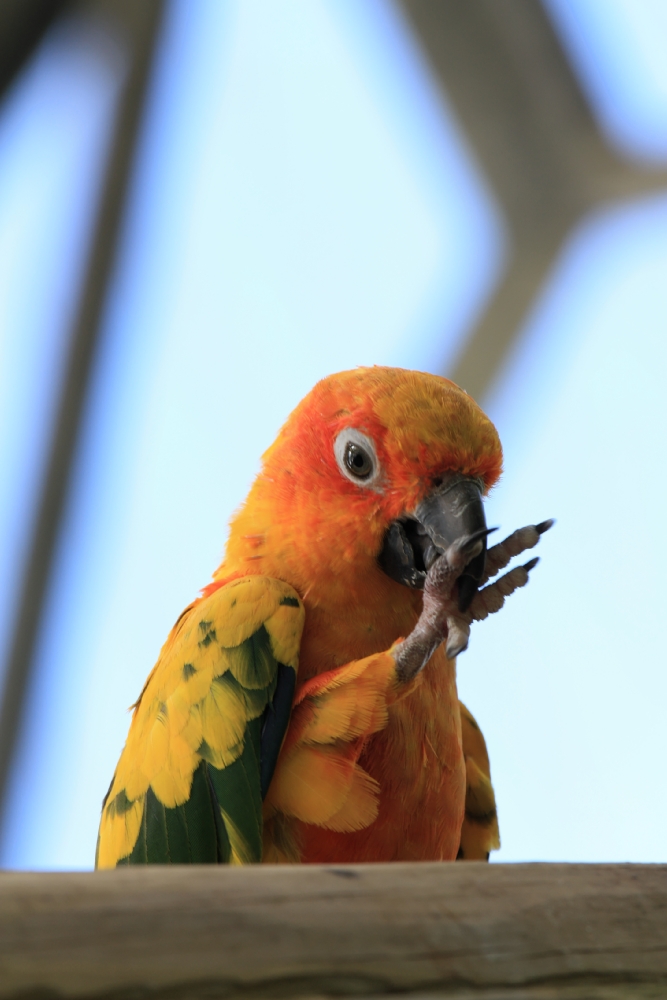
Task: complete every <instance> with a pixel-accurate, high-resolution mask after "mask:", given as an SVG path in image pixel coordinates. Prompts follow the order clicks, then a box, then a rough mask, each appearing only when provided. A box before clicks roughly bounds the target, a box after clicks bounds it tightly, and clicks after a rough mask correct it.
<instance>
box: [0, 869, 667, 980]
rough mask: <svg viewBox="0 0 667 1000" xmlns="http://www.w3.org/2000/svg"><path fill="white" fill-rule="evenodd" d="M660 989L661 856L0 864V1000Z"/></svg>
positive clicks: (665, 892) (664, 876)
mask: <svg viewBox="0 0 667 1000" xmlns="http://www.w3.org/2000/svg"><path fill="white" fill-rule="evenodd" d="M395 993H403V994H418V993H419V994H422V996H424V995H428V996H429V997H435V996H438V995H439V996H446V997H448V998H466V1000H472V998H473V997H474V998H485V1000H519V998H522V1000H523V998H535V1000H537V998H543V1000H547V998H556V997H558V998H561V997H565V998H569V1000H575V998H582V1000H583V998H586V1000H594V998H600V1000H612V998H613V1000H621V998H624V1000H625V998H629V997H633V998H634V997H637V998H642V1000H649V998H656V1000H657V998H664V997H667V866H665V865H651V866H649V865H484V864H475V863H468V864H395V865H362V866H358V867H335V866H331V867H320V866H295V867H288V866H285V867H270V866H266V867H263V866H258V867H252V868H226V867H219V868H218V867H211V868H208V867H191V868H169V867H165V868H161V867H150V868H125V869H121V870H118V871H111V872H98V873H85V874H84V873H67V874H35V873H29V874H27V873H19V872H7V873H3V874H0V997H1V998H2V1000H5V998H9V997H12V998H14V997H21V998H22V1000H29V998H45V997H48V998H56V997H57V998H70V997H86V998H90V997H104V998H106V1000H111V998H115V997H118V998H120V997H123V998H127V1000H129V998H132V1000H135V998H143V997H150V998H167V997H168V998H170V1000H181V998H182V1000H186V998H187V1000H199V998H207V1000H213V998H215V997H225V998H228V1000H235V998H236V997H253V998H259V997H262V998H264V997H267V998H269V997H280V998H286V997H310V998H312V997H315V996H320V997H321V996H338V997H340V996H345V997H361V996H368V995H374V996H382V995H385V996H386V995H388V994H395Z"/></svg>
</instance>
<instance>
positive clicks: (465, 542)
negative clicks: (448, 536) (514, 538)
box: [447, 528, 498, 562]
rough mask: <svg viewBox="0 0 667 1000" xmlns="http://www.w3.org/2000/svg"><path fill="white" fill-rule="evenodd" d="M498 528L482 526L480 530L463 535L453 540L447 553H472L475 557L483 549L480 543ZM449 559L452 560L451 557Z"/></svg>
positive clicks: (454, 554)
mask: <svg viewBox="0 0 667 1000" xmlns="http://www.w3.org/2000/svg"><path fill="white" fill-rule="evenodd" d="M497 530H498V529H497V528H480V529H479V531H473V533H472V534H471V535H462V537H461V538H457V539H456V541H455V542H452V544H451V545H450V546H449V549H448V550H447V555H449V553H451V554H452V556H454V557H455V556H456V555H458V554H459V553H463V554H464V555H468V554H470V556H471V558H474V557H475V556H476V555H479V553H480V552H481V551H482V549H481V547H480V543H481V542H482V541H483V539H484V538H486V536H487V535H490V534H491V533H492V532H494V531H497ZM449 561H450V562H451V559H450V560H449Z"/></svg>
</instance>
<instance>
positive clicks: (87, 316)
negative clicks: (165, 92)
mask: <svg viewBox="0 0 667 1000" xmlns="http://www.w3.org/2000/svg"><path fill="white" fill-rule="evenodd" d="M164 7H165V0H141V2H138V0H86V2H83V3H80V4H75V3H70V4H64V3H56V2H50V3H49V2H48V0H9V2H8V0H4V2H3V3H2V4H0V35H2V33H3V30H11V29H12V27H14V28H16V31H17V37H16V43H17V44H16V47H14V46H13V45H12V44H10V42H9V40H8V39H7V36H5V37H4V40H3V43H2V45H0V59H2V58H4V63H2V64H1V65H0V81H3V82H4V85H5V89H6V88H7V87H8V86H9V84H10V83H11V80H12V78H13V76H14V75H15V74H16V73H17V72H18V71H19V70H20V68H21V67H22V66H23V65H24V64H25V62H26V61H27V60H28V58H29V56H30V54H31V53H32V51H33V50H34V49H35V47H36V45H37V44H38V42H39V40H40V39H41V37H42V36H43V35H44V33H45V31H46V30H47V29H48V27H49V26H50V25H51V24H52V23H53V21H54V20H55V19H56V16H57V15H60V16H63V15H67V16H72V17H76V16H77V14H78V15H79V16H81V15H83V16H86V15H88V16H90V15H93V16H97V17H99V18H102V19H106V20H107V21H108V22H110V23H111V24H112V25H113V27H114V29H115V31H116V33H117V35H118V38H119V40H120V41H121V43H124V45H125V48H126V54H127V61H128V71H127V76H126V78H125V81H124V86H123V89H122V92H121V95H120V98H119V102H118V107H117V110H116V116H115V120H114V122H113V123H112V127H113V129H114V134H113V139H112V142H111V143H110V147H109V155H108V158H107V162H106V165H105V168H104V169H105V174H104V178H103V181H102V185H101V194H100V199H99V203H98V206H97V217H96V220H95V223H94V227H93V235H92V239H91V244H90V250H89V255H88V260H87V264H86V271H85V274H84V275H83V280H82V283H81V292H80V298H79V304H78V310H77V314H76V316H75V320H74V323H73V327H72V330H71V334H70V340H69V354H68V357H67V360H66V366H65V374H64V378H63V382H62V386H61V389H60V399H59V404H58V408H57V412H56V418H55V422H54V425H53V431H52V438H51V442H50V447H49V453H48V459H47V464H46V468H45V470H44V475H43V480H42V488H41V494H40V496H39V499H38V506H37V515H36V520H35V523H34V526H33V530H32V540H31V546H30V551H29V554H28V558H27V562H26V565H25V569H24V575H23V579H22V581H21V582H20V591H19V600H18V611H17V615H16V620H15V623H14V631H13V636H12V641H11V647H10V651H9V656H8V660H7V665H6V670H5V680H4V689H3V692H2V703H1V706H0V804H2V805H4V801H5V792H6V788H7V780H8V776H9V772H10V768H11V764H12V758H13V753H14V750H15V745H16V741H17V736H18V734H19V732H20V729H21V724H22V721H23V715H24V711H25V700H26V699H25V696H26V693H27V692H28V690H29V686H30V680H31V675H32V665H33V661H34V654H35V647H36V643H37V640H38V635H39V628H40V622H41V618H42V613H43V609H44V605H45V600H46V597H47V594H48V585H49V580H50V576H51V569H52V565H53V558H54V554H55V549H56V544H57V540H58V532H59V528H60V524H61V520H62V514H63V511H64V508H65V503H66V500H67V493H68V487H69V482H70V477H71V471H72V467H73V462H74V456H75V453H76V447H77V442H78V439H79V432H80V425H81V420H82V416H83V412H84V404H85V400H86V394H87V388H88V383H89V379H90V375H91V371H92V366H93V362H94V358H95V353H96V348H97V344H98V341H99V333H100V326H101V320H102V317H103V313H104V308H105V303H106V298H107V292H108V288H109V282H110V279H111V277H112V274H113V270H114V264H115V260H116V255H117V251H118V243H119V235H120V231H121V225H122V220H123V212H124V208H125V203H126V196H127V191H128V186H129V183H130V179H131V174H132V166H133V162H134V156H135V149H136V146H137V141H138V137H139V134H140V127H141V119H142V111H143V108H144V104H145V98H146V93H147V89H148V85H149V81H150V75H151V67H152V64H153V59H154V55H155V51H156V46H157V42H158V38H159V32H160V27H161V23H162V19H163V13H164ZM0 808H1V806H0Z"/></svg>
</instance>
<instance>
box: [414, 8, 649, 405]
mask: <svg viewBox="0 0 667 1000" xmlns="http://www.w3.org/2000/svg"><path fill="white" fill-rule="evenodd" d="M399 3H400V6H401V8H402V9H403V12H404V14H405V16H406V19H407V21H408V23H409V25H410V26H411V27H412V29H413V30H414V33H415V34H416V36H417V38H418V40H419V42H420V44H421V46H422V48H423V51H424V53H425V55H426V58H427V60H428V62H429V63H430V65H431V68H432V70H433V72H434V74H435V76H436V79H437V80H438V82H439V83H440V85H441V88H442V91H443V93H444V94H446V96H447V98H448V99H449V101H450V102H451V104H452V105H453V107H454V111H455V113H456V115H457V117H458V119H459V122H460V124H461V125H462V127H463V130H464V132H465V134H466V138H467V139H468V141H469V142H470V144H471V146H472V148H473V151H474V153H475V155H476V157H477V160H478V162H479V163H480V165H481V167H482V170H483V172H484V173H485V175H486V178H487V181H488V182H489V185H490V187H491V189H492V191H493V194H494V195H495V197H496V199H497V201H498V203H499V205H500V208H501V210H502V212H503V214H504V217H505V223H506V225H507V227H508V233H509V261H508V264H507V267H506V270H505V273H504V275H503V277H502V278H501V281H500V283H499V285H498V287H497V288H496V289H495V292H494V293H493V294H492V296H491V299H490V301H489V302H488V303H487V304H486V308H485V310H484V312H483V314H482V315H481V317H480V319H479V321H478V323H477V325H476V327H475V328H474V329H473V330H472V331H471V332H470V335H469V337H468V340H467V342H466V344H465V346H464V348H463V352H462V354H461V355H460V357H459V359H458V361H457V362H456V364H455V366H454V369H453V370H452V371H451V372H448V374H449V375H450V376H451V377H452V378H453V379H454V381H456V382H458V383H459V384H460V385H461V386H463V388H465V389H466V390H467V391H468V392H469V393H470V394H471V395H472V396H474V397H475V398H476V399H479V398H481V397H483V396H484V393H485V391H486V389H487V388H488V386H489V384H490V383H491V381H492V380H493V378H494V376H495V374H496V372H497V371H498V370H499V368H500V366H501V365H502V362H503V360H504V359H505V358H506V357H507V354H508V352H509V350H510V348H511V347H512V345H513V343H514V341H515V338H516V336H517V334H518V333H519V332H520V330H521V326H522V324H523V321H524V320H525V318H526V316H527V313H528V311H529V310H530V308H531V306H532V304H533V302H534V301H535V299H536V297H537V295H538V294H539V292H540V289H541V287H542V285H543V283H544V280H545V278H546V277H547V275H548V274H549V273H550V271H551V270H552V268H553V266H554V263H555V260H556V257H557V255H558V253H559V252H560V250H561V247H562V246H563V243H564V241H565V240H566V239H567V237H568V235H569V234H570V233H571V232H572V230H573V228H574V227H575V226H576V225H577V223H579V222H580V221H581V220H582V219H583V218H584V217H585V216H586V215H587V214H588V213H589V212H590V211H591V210H593V209H594V208H596V207H597V206H600V205H603V204H604V203H607V202H613V201H619V200H626V199H631V198H636V197H639V196H641V195H645V194H648V193H650V192H653V191H657V190H660V189H664V188H666V187H667V170H664V169H651V168H649V167H642V166H639V165H635V164H631V163H629V162H626V161H624V160H622V159H621V158H620V157H619V155H618V154H617V153H616V152H615V151H614V150H613V149H612V148H611V147H610V146H609V144H608V143H607V141H606V139H605V138H604V137H603V135H602V134H601V132H600V130H599V128H598V126H597V123H596V121H595V119H594V117H593V114H592V111H591V109H590V108H589V106H588V104H587V101H586V98H585V97H584V95H583V93H582V91H581V88H580V86H579V83H578V81H577V79H576V77H575V75H574V73H573V71H572V69H571V67H570V65H569V63H568V60H567V57H566V55H565V53H564V52H563V49H562V47H561V45H560V43H559V40H558V38H557V35H556V33H555V31H554V29H553V27H552V25H551V22H550V20H549V18H548V16H547V14H546V12H545V10H544V8H543V7H542V5H541V3H540V2H539V0H521V2H520V3H518V2H515V3H498V0H465V2H462V0H437V2H436V0H399Z"/></svg>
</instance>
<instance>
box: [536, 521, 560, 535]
mask: <svg viewBox="0 0 667 1000" xmlns="http://www.w3.org/2000/svg"><path fill="white" fill-rule="evenodd" d="M555 523H556V518H555V517H550V518H549V519H548V520H547V521H540V523H539V524H536V525H535V531H536V532H537V533H538V535H543V534H544V532H545V531H548V530H549V528H553V526H554V524H555Z"/></svg>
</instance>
